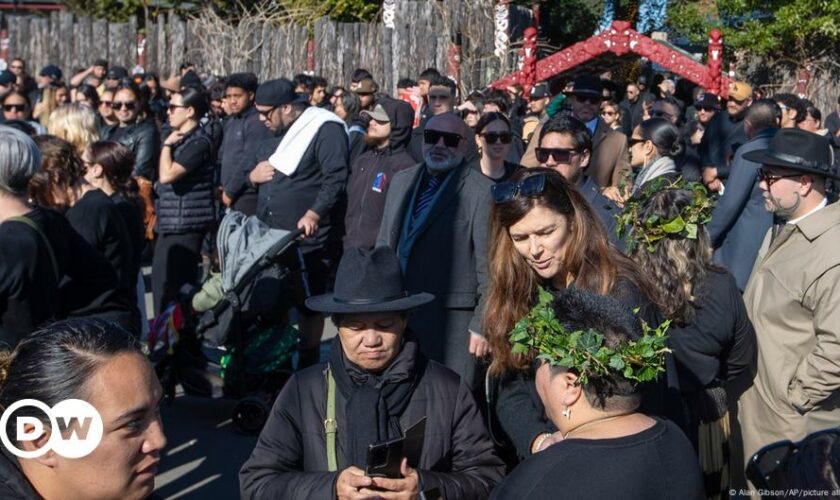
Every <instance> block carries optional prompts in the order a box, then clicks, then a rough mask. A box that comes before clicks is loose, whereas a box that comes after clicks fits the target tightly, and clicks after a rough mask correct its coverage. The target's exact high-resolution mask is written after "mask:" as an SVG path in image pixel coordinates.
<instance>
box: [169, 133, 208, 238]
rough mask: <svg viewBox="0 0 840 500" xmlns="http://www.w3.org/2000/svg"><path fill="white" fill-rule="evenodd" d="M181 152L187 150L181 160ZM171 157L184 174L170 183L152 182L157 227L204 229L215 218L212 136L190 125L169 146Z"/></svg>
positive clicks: (183, 231)
mask: <svg viewBox="0 0 840 500" xmlns="http://www.w3.org/2000/svg"><path fill="white" fill-rule="evenodd" d="M182 151H188V152H187V153H185V156H184V157H183V159H182V158H181V157H179V154H180V153H181V152H182ZM172 160H173V161H175V162H178V163H179V164H180V165H181V166H183V167H184V168H185V169H186V170H187V173H186V174H184V176H183V177H181V178H180V179H178V180H176V181H175V182H173V183H171V184H161V183H157V184H155V192H156V193H157V200H156V202H155V213H156V214H157V230H158V232H159V233H185V232H193V231H206V230H207V229H208V228H209V227H210V226H212V224H213V223H214V222H215V221H216V203H215V199H216V197H215V195H214V192H213V175H214V172H213V169H214V164H215V151H214V146H213V137H212V136H211V135H210V134H209V132H208V131H207V130H206V129H204V128H203V127H196V128H194V129H193V130H191V131H190V132H189V133H188V134H187V135H186V136H185V137H184V138H183V139H182V140H181V141H180V142H179V143H177V144H176V145H175V146H174V147H173V148H172Z"/></svg>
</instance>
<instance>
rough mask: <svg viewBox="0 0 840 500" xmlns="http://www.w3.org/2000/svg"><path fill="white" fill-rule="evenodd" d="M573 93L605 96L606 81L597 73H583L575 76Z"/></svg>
mask: <svg viewBox="0 0 840 500" xmlns="http://www.w3.org/2000/svg"><path fill="white" fill-rule="evenodd" d="M570 93H571V94H572V95H579V96H592V97H603V94H604V83H603V82H602V81H601V79H600V78H598V77H597V76H596V75H588V74H583V75H580V76H578V77H577V78H575V81H574V84H573V85H572V91H571V92H570Z"/></svg>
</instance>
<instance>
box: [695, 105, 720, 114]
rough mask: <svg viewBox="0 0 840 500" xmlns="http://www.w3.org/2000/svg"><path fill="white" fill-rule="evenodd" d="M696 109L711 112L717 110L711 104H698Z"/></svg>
mask: <svg viewBox="0 0 840 500" xmlns="http://www.w3.org/2000/svg"><path fill="white" fill-rule="evenodd" d="M697 111H705V112H706V113H711V112H712V111H717V110H716V109H715V108H713V107H711V106H698V107H697Z"/></svg>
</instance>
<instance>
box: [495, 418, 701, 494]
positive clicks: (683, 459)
mask: <svg viewBox="0 0 840 500" xmlns="http://www.w3.org/2000/svg"><path fill="white" fill-rule="evenodd" d="M656 420H657V421H656V423H655V424H654V425H653V427H651V428H650V429H646V430H644V431H642V432H639V433H637V434H633V435H631V436H625V437H621V438H614V439H574V438H570V439H568V440H566V441H561V442H559V443H557V444H555V445H552V446H550V447H549V448H547V449H546V450H544V451H542V452H540V453H537V454H536V455H534V456H532V457H531V458H529V459H528V460H526V461H525V462H523V463H521V464H520V465H519V466H518V467H517V468H516V469H514V471H513V472H512V473H511V474H510V475H509V476H508V477H507V478H505V480H503V481H502V482H501V483H500V484H499V485H498V486H497V487H496V489H495V490H494V491H493V494H492V495H491V496H490V498H491V500H506V499H517V500H518V499H521V498H527V499H528V500H539V499H551V500H554V499H557V498H586V499H588V500H598V499H611V500H612V499H615V498H621V499H623V500H634V499H638V500H657V499H663V500H665V499H681V500H690V499H702V498H705V494H704V491H703V483H702V481H701V478H700V466H699V465H698V463H697V458H696V456H695V453H694V448H692V447H691V443H689V442H688V439H687V438H686V437H685V436H684V435H683V433H682V432H681V431H680V430H679V429H678V428H677V427H676V426H675V425H674V424H672V423H671V422H667V421H663V420H659V419H656Z"/></svg>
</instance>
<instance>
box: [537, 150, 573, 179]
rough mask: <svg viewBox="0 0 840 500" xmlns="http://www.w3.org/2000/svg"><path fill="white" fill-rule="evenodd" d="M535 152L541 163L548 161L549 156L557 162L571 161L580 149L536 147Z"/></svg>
mask: <svg viewBox="0 0 840 500" xmlns="http://www.w3.org/2000/svg"><path fill="white" fill-rule="evenodd" d="M534 153H535V154H536V156H537V161H538V162H540V163H545V162H547V161H548V159H549V158H554V161H555V162H556V163H569V161H571V159H572V156H574V155H576V154H578V151H577V150H576V149H563V148H536V149H535V150H534ZM529 178H530V177H529Z"/></svg>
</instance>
